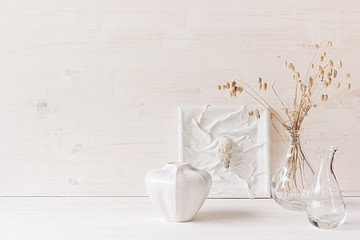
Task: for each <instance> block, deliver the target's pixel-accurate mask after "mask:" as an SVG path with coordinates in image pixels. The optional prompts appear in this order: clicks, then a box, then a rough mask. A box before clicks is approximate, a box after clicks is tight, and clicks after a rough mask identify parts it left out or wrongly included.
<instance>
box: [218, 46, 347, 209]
mask: <svg viewBox="0 0 360 240" xmlns="http://www.w3.org/2000/svg"><path fill="white" fill-rule="evenodd" d="M331 46H332V42H331V41H325V42H322V43H321V44H314V46H313V47H314V48H315V53H314V55H313V57H312V59H311V61H310V64H309V67H308V68H307V71H306V73H305V74H304V75H301V74H300V72H298V71H297V70H296V67H295V64H294V61H293V60H292V59H290V58H288V57H280V56H279V57H278V58H280V59H282V60H283V64H284V67H285V68H286V69H287V70H288V71H289V73H290V77H291V79H292V80H293V81H294V85H295V89H294V90H295V91H294V95H293V96H294V97H293V98H292V99H289V100H288V101H283V100H282V98H281V97H280V95H279V94H278V93H277V91H276V89H275V87H274V86H275V82H273V84H272V85H271V90H272V92H273V93H274V97H276V99H277V100H278V102H279V104H280V107H279V108H277V110H276V109H275V107H273V106H272V105H271V104H269V102H268V101H267V100H266V99H265V97H263V96H262V95H263V94H262V91H267V90H268V89H269V87H268V82H266V81H264V80H263V79H262V78H261V77H259V78H258V82H257V84H258V87H252V86H250V84H248V83H246V82H245V81H242V80H234V81H231V82H226V83H225V84H222V85H219V86H218V89H219V90H228V91H229V93H230V96H231V97H236V96H237V95H239V94H242V93H246V94H248V95H249V96H251V97H253V98H254V99H255V100H256V101H257V102H258V103H259V104H260V105H262V106H263V107H265V108H266V109H267V110H268V111H269V112H270V116H271V123H272V125H273V127H274V129H275V130H276V132H277V133H278V134H279V135H280V136H281V137H282V134H281V133H280V132H281V131H280V130H279V128H278V127H277V126H280V127H281V128H282V129H283V130H284V132H286V133H287V135H288V142H287V148H286V151H285V156H284V158H283V159H282V161H281V163H280V165H279V166H278V168H277V170H276V171H275V173H274V175H273V177H272V182H271V189H272V196H273V198H274V200H275V201H276V202H277V203H278V204H280V205H281V206H282V207H284V208H286V209H290V210H305V209H306V204H307V202H306V201H307V198H308V195H309V189H310V187H311V184H312V180H313V178H314V174H315V173H314V170H313V169H312V167H311V166H310V163H309V161H308V159H307V157H306V155H305V154H304V152H303V150H302V148H301V141H300V140H301V129H302V124H303V121H304V119H305V118H306V116H307V115H308V113H309V111H310V110H311V109H313V108H316V107H317V105H318V103H317V100H319V99H320V100H321V101H322V102H327V101H328V98H329V96H328V95H329V92H330V91H332V90H334V91H335V90H338V91H340V90H342V89H343V90H344V91H350V88H351V84H350V82H349V78H350V73H347V74H344V75H341V74H340V70H341V69H342V68H343V63H342V61H341V60H338V61H337V64H334V60H333V59H330V58H329V57H328V55H327V52H326V48H327V47H331ZM280 110H281V111H280ZM249 116H251V114H249ZM282 138H283V137H282Z"/></svg>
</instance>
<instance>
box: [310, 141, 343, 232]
mask: <svg viewBox="0 0 360 240" xmlns="http://www.w3.org/2000/svg"><path fill="white" fill-rule="evenodd" d="M320 150H321V163H320V167H319V171H318V172H317V174H316V177H315V181H314V183H313V185H312V188H311V192H310V198H309V203H308V207H307V215H308V219H309V221H310V223H311V224H313V225H314V226H315V227H318V228H322V229H332V228H336V227H338V226H340V225H341V224H343V223H344V221H345V218H346V207H345V203H344V200H343V198H342V195H341V192H340V188H339V184H338V182H337V180H336V177H335V174H334V171H333V162H334V156H335V153H336V151H337V147H334V146H331V147H330V148H326V149H322V148H320Z"/></svg>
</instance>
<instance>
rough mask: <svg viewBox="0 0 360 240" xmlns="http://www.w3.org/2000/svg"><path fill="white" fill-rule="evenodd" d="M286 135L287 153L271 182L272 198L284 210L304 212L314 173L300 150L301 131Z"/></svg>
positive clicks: (292, 131)
mask: <svg viewBox="0 0 360 240" xmlns="http://www.w3.org/2000/svg"><path fill="white" fill-rule="evenodd" d="M287 133H288V146H287V151H286V154H285V157H284V159H283V160H282V161H281V163H280V165H279V166H278V168H277V170H276V171H275V173H274V175H273V177H272V181H271V192H272V197H273V199H274V200H275V201H276V202H277V203H278V204H279V205H280V206H282V207H284V208H285V209H288V210H301V211H306V207H307V199H308V197H309V192H310V188H311V184H312V181H313V179H314V176H315V172H314V170H313V169H312V167H311V166H310V164H309V162H308V160H307V158H306V156H305V154H304V152H303V151H302V149H301V142H300V134H301V131H300V130H289V131H288V132H287Z"/></svg>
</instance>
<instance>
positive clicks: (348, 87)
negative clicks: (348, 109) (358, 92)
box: [346, 83, 351, 91]
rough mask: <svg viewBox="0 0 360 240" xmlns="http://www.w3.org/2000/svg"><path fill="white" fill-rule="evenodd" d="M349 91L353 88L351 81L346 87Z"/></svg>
mask: <svg viewBox="0 0 360 240" xmlns="http://www.w3.org/2000/svg"><path fill="white" fill-rule="evenodd" d="M346 89H347V90H348V91H350V89H351V84H350V83H348V84H347V88H346Z"/></svg>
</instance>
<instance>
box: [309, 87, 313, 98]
mask: <svg viewBox="0 0 360 240" xmlns="http://www.w3.org/2000/svg"><path fill="white" fill-rule="evenodd" d="M308 94H309V97H311V95H312V93H311V91H310V88H309V91H308Z"/></svg>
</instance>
